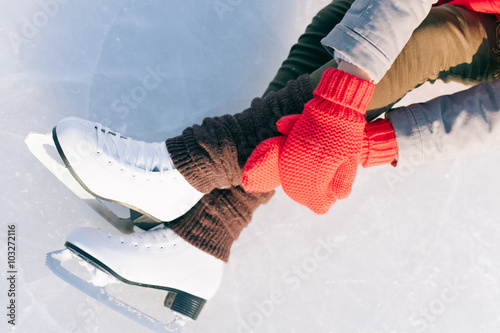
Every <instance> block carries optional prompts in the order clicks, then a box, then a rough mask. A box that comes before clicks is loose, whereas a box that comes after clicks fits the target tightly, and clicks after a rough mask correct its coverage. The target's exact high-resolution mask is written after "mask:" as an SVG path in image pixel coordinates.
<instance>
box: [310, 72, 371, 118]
mask: <svg viewBox="0 0 500 333" xmlns="http://www.w3.org/2000/svg"><path fill="white" fill-rule="evenodd" d="M374 90H375V85H374V84H373V83H371V82H369V81H366V80H363V79H360V78H358V77H357V76H354V75H351V74H349V73H345V72H343V71H340V70H338V69H335V68H328V69H327V70H326V71H325V72H324V73H323V76H322V77H321V81H320V82H319V85H318V86H317V87H316V89H315V90H314V96H316V97H321V98H323V99H325V100H327V101H330V102H334V103H335V104H337V105H341V106H344V107H347V108H349V109H354V110H356V111H358V112H360V113H361V114H365V113H366V108H367V106H368V103H369V102H370V100H371V98H372V95H373V91H374ZM316 100H317V98H316Z"/></svg>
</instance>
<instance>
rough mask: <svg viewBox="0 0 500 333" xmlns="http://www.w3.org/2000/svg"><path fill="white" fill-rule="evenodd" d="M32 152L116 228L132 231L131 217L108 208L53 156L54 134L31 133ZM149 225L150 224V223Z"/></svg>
mask: <svg viewBox="0 0 500 333" xmlns="http://www.w3.org/2000/svg"><path fill="white" fill-rule="evenodd" d="M24 141H25V142H26V145H27V146H28V148H29V150H30V151H31V153H32V154H33V155H34V156H35V157H36V158H37V159H38V160H39V161H40V162H41V163H42V164H43V165H44V166H45V167H46V168H47V169H48V170H49V171H50V172H52V174H53V175H54V176H56V178H57V179H59V180H60V181H61V182H62V183H63V184H64V185H66V187H68V188H69V189H70V190H71V191H72V192H73V193H75V194H76V195H77V196H78V197H79V198H80V199H82V200H84V201H85V202H86V203H87V204H88V205H89V206H90V207H92V209H94V210H95V211H96V212H97V213H98V214H99V215H101V216H102V217H104V218H105V219H106V220H107V221H108V222H109V223H111V224H112V225H113V226H114V227H115V228H116V229H118V230H119V231H120V232H122V233H126V234H129V233H132V232H133V231H134V230H133V229H134V221H133V220H132V219H131V218H121V217H118V216H117V215H116V214H115V213H113V212H112V211H111V210H110V209H109V208H107V207H106V206H105V205H103V203H102V202H101V201H99V200H98V199H97V198H96V197H95V196H93V195H92V194H91V193H90V192H88V191H86V190H85V188H83V187H82V186H81V185H80V183H79V182H78V181H77V180H76V179H75V178H74V177H73V176H72V175H71V173H70V170H69V169H68V168H67V167H66V166H65V165H64V164H62V163H61V162H60V161H58V160H57V159H56V158H55V157H54V156H52V155H51V154H50V153H49V151H48V149H52V150H53V151H54V153H55V154H57V147H56V145H55V143H54V140H53V139H52V134H40V133H30V134H29V135H28V136H27V137H26V139H25V140H24ZM148 226H149V225H148Z"/></svg>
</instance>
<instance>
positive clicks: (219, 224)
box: [169, 187, 274, 262]
mask: <svg viewBox="0 0 500 333" xmlns="http://www.w3.org/2000/svg"><path fill="white" fill-rule="evenodd" d="M273 194H274V192H269V193H246V192H245V191H244V190H243V189H242V188H241V187H231V188H229V189H226V190H219V189H215V190H213V191H212V192H211V193H209V194H206V195H205V196H203V198H202V199H201V200H200V201H199V202H198V203H197V204H196V205H195V206H194V207H193V208H192V209H191V210H190V211H189V212H187V213H186V214H185V215H184V216H182V217H180V218H178V219H177V220H175V221H172V222H170V224H169V226H170V228H172V230H173V231H174V232H175V233H176V234H178V235H179V236H180V237H182V238H183V239H184V240H186V241H187V242H188V243H190V244H192V245H194V246H196V247H197V248H199V249H201V250H203V251H205V252H207V253H209V254H211V255H213V256H214V257H216V258H218V259H221V260H223V261H225V262H227V261H228V259H229V252H230V249H231V245H232V244H233V242H234V241H235V240H236V239H238V236H239V235H240V232H241V231H242V230H243V229H244V228H245V227H246V226H247V225H248V223H249V222H250V220H251V219H252V214H253V212H254V211H255V209H256V208H257V207H258V206H260V205H261V204H264V203H266V202H268V201H269V199H270V198H271V197H272V195H273Z"/></svg>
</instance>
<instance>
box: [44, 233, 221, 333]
mask: <svg viewBox="0 0 500 333" xmlns="http://www.w3.org/2000/svg"><path fill="white" fill-rule="evenodd" d="M66 247H67V249H65V250H61V251H56V252H52V253H49V254H48V255H47V266H49V268H50V269H51V270H52V271H54V273H55V274H56V275H58V276H59V277H61V278H62V279H64V280H65V281H67V282H69V283H70V284H72V285H73V286H75V287H77V288H78V289H80V290H82V291H84V292H85V293H87V294H88V295H90V296H92V297H94V298H95V299H97V300H98V301H100V302H102V303H104V304H105V305H107V306H110V307H111V308H113V309H114V310H116V311H119V312H121V313H122V314H125V315H126V316H127V317H129V318H131V319H134V320H136V321H137V322H139V323H141V324H142V325H144V326H146V327H149V328H151V329H153V330H158V331H166V332H175V331H179V327H180V326H179V320H177V322H175V323H170V324H165V323H162V321H160V320H157V319H154V318H152V317H150V316H148V315H146V314H144V313H142V312H140V311H139V310H137V309H135V308H132V307H130V306H129V305H128V304H126V303H123V302H122V301H121V300H119V299H118V298H115V297H114V296H112V295H110V293H109V292H108V290H107V288H106V286H107V285H108V284H109V282H104V283H103V281H105V279H103V278H102V277H101V278H98V279H96V278H95V277H94V279H93V280H94V281H90V282H89V281H85V280H83V279H81V278H79V277H77V276H76V275H73V274H72V273H71V272H69V270H67V269H65V268H64V267H63V263H64V262H66V261H68V260H70V259H74V258H75V257H76V256H75V254H76V255H77V256H78V258H79V260H81V259H80V258H82V259H84V260H85V261H86V262H88V263H90V264H92V267H94V266H95V267H96V268H97V269H98V270H99V271H104V272H106V273H108V274H109V275H110V276H112V277H113V280H115V279H117V280H119V281H120V282H122V283H125V284H128V285H133V286H139V287H143V288H154V289H158V290H165V291H167V292H168V294H167V297H166V299H165V302H164V305H165V306H166V307H168V308H170V309H171V310H172V311H175V312H176V313H178V314H180V315H182V316H185V317H187V318H190V319H193V320H194V319H196V318H197V317H198V315H199V313H200V311H201V309H202V308H203V306H204V304H205V303H206V300H209V299H210V298H212V296H213V295H214V294H215V293H216V291H217V289H218V288H219V285H220V282H221V280H222V273H223V268H224V262H223V261H221V260H219V259H217V258H215V257H213V256H211V255H209V254H207V253H205V252H203V251H201V250H199V249H198V248H196V247H194V246H193V245H191V244H189V243H187V242H186V241H184V240H183V239H182V238H180V237H179V236H177V235H176V234H175V233H174V232H173V231H172V230H171V229H170V228H161V229H155V230H149V231H145V232H139V233H134V234H130V235H111V234H109V233H106V232H104V231H101V230H98V229H90V228H79V229H76V230H74V231H72V232H71V233H70V235H69V236H68V238H67V241H66ZM68 249H69V250H68ZM95 281H99V282H98V283H96V282H95ZM113 282H117V281H113ZM113 282H111V283H113ZM179 318H182V317H179ZM179 318H178V319H179ZM174 328H175V330H174Z"/></svg>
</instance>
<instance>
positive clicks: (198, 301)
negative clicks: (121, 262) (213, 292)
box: [64, 242, 206, 320]
mask: <svg viewBox="0 0 500 333" xmlns="http://www.w3.org/2000/svg"><path fill="white" fill-rule="evenodd" d="M64 245H65V246H66V247H67V248H68V249H69V250H71V251H73V252H74V253H75V254H76V255H78V256H79V257H80V258H82V259H84V260H86V261H87V262H89V263H90V264H92V265H94V266H95V267H97V268H98V269H100V270H102V271H104V272H106V273H108V274H110V275H112V276H113V277H115V278H116V279H118V280H120V281H121V282H123V283H126V284H130V285H133V286H139V287H144V288H152V289H159V290H165V291H168V294H167V297H166V298H165V302H164V305H165V306H166V307H167V308H170V309H172V311H175V312H178V313H180V314H182V315H184V316H186V317H189V318H191V319H193V320H196V319H197V318H198V316H199V314H200V312H201V310H202V309H203V306H204V305H205V303H206V300H205V299H203V298H201V297H198V296H195V295H192V294H189V293H187V292H184V291H182V290H178V289H175V288H170V287H165V286H157V285H150V284H145V283H140V282H135V281H130V280H127V279H125V278H124V277H122V276H120V275H119V274H118V273H116V272H115V271H113V270H112V269H111V268H109V267H108V266H107V265H105V264H104V263H102V262H101V261H99V260H98V259H96V258H94V257H93V256H91V255H90V254H88V253H87V252H85V251H83V250H82V249H80V248H79V247H77V246H75V245H73V244H71V243H69V242H66V244H64Z"/></svg>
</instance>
